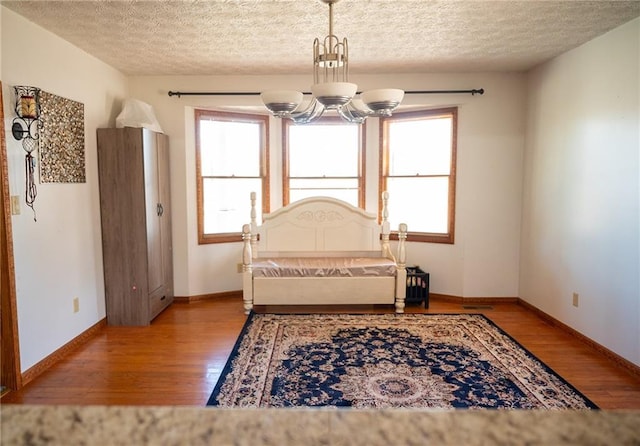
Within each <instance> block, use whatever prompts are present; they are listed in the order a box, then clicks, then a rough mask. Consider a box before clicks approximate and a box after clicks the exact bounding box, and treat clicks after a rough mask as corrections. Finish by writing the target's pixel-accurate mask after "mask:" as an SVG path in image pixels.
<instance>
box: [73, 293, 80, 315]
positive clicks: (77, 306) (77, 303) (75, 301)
mask: <svg viewBox="0 0 640 446" xmlns="http://www.w3.org/2000/svg"><path fill="white" fill-rule="evenodd" d="M78 311H80V298H78V297H74V298H73V312H74V313H77V312H78Z"/></svg>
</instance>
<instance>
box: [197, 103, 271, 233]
mask: <svg viewBox="0 0 640 446" xmlns="http://www.w3.org/2000/svg"><path fill="white" fill-rule="evenodd" d="M207 118H209V119H207ZM202 120H214V121H227V122H250V123H257V124H261V126H262V128H261V136H260V176H259V177H235V176H234V175H231V176H205V177H203V176H202V167H201V144H200V122H201V121H202ZM195 134H196V135H195V136H196V141H195V142H196V147H195V149H196V190H197V191H196V194H197V208H198V218H197V220H198V244H199V245H203V244H209V243H229V242H240V241H242V229H241V228H238V232H220V233H204V203H203V199H204V192H203V188H204V179H205V178H234V177H235V178H260V179H261V180H262V191H256V192H261V193H262V212H263V213H268V212H269V202H270V184H269V116H267V115H260V114H251V113H232V112H226V111H216V110H207V109H195ZM246 200H247V204H249V203H250V201H249V197H246ZM249 219H250V215H249V211H247V223H249Z"/></svg>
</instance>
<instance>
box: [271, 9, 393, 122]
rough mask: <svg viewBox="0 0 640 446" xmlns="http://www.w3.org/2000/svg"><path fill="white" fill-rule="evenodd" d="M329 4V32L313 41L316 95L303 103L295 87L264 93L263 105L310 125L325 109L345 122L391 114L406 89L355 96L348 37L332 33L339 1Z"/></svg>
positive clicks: (389, 89)
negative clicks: (334, 7)
mask: <svg viewBox="0 0 640 446" xmlns="http://www.w3.org/2000/svg"><path fill="white" fill-rule="evenodd" d="M320 1H321V2H323V3H325V4H327V5H329V35H327V36H326V37H325V38H324V39H322V40H320V39H318V38H316V39H315V40H314V41H313V81H314V84H313V85H312V86H311V94H312V95H313V98H312V99H311V101H310V102H309V103H308V104H307V105H306V106H304V107H303V106H301V104H302V101H303V94H302V93H301V92H299V91H292V90H274V91H265V92H263V93H261V95H260V96H261V98H262V101H263V102H264V105H265V106H266V107H267V109H269V111H270V112H271V113H272V114H273V116H275V117H278V118H288V119H291V120H293V121H294V122H295V123H298V124H307V123H309V122H312V121H315V120H316V119H318V118H320V117H321V116H322V114H323V113H324V111H325V110H335V111H336V112H337V113H338V114H339V115H340V116H341V117H342V119H344V120H345V121H348V122H351V123H357V124H361V123H362V122H364V120H365V119H366V118H367V117H368V116H391V113H392V112H393V110H395V109H396V107H398V105H400V103H401V102H402V98H403V97H404V91H402V90H398V89H394V88H384V89H378V90H371V91H364V92H362V93H361V94H360V98H359V99H358V98H355V96H356V94H357V91H358V86H357V85H356V84H353V83H351V82H349V45H348V43H347V39H346V37H345V38H344V39H342V40H339V39H338V37H336V36H335V35H334V34H333V5H334V4H335V3H337V2H338V1H339V0H320Z"/></svg>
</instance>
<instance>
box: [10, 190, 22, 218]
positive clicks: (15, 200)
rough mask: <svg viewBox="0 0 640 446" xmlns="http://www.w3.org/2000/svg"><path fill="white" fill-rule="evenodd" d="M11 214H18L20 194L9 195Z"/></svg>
mask: <svg viewBox="0 0 640 446" xmlns="http://www.w3.org/2000/svg"><path fill="white" fill-rule="evenodd" d="M11 215H20V195H11Z"/></svg>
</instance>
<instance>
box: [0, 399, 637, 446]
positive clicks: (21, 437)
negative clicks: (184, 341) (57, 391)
mask: <svg viewBox="0 0 640 446" xmlns="http://www.w3.org/2000/svg"><path fill="white" fill-rule="evenodd" d="M0 417H1V420H2V422H1V428H2V434H1V437H0V438H1V440H2V441H1V443H2V444H3V445H31V444H53V445H78V444H88V445H147V444H148V445H221V446H222V445H252V446H254V445H355V446H358V445H363V446H364V445H367V446H373V445H413V444H415V445H427V444H429V445H524V444H527V445H640V411H632V412H611V411H480V410H479V411H425V410H380V411H375V410H364V411H363V410H349V409H342V410H341V409H214V408H197V407H119V406H83V407H77V406H29V405H4V406H2V407H1V408H0Z"/></svg>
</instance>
